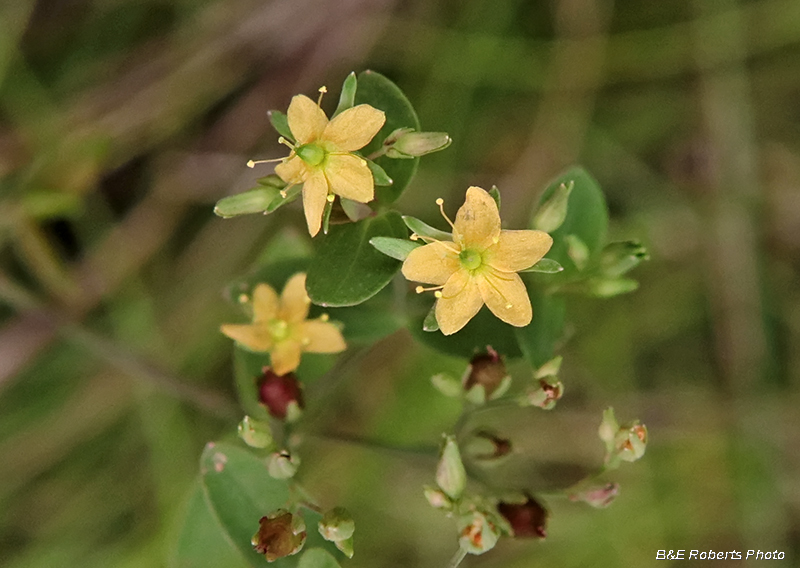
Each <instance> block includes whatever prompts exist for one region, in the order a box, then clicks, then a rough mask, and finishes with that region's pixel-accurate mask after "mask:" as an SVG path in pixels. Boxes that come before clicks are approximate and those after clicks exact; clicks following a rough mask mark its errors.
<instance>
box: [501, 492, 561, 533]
mask: <svg viewBox="0 0 800 568" xmlns="http://www.w3.org/2000/svg"><path fill="white" fill-rule="evenodd" d="M497 510H498V512H499V513H500V514H501V515H503V517H505V519H506V521H508V524H509V525H510V526H511V530H512V531H513V533H514V536H515V537H517V538H530V537H533V538H545V537H546V536H547V532H546V531H545V527H546V525H547V515H548V513H547V509H545V508H544V507H543V506H542V505H541V504H539V502H537V501H536V500H535V499H534V498H533V497H530V496H528V500H527V501H525V502H524V503H502V502H501V503H498V505H497Z"/></svg>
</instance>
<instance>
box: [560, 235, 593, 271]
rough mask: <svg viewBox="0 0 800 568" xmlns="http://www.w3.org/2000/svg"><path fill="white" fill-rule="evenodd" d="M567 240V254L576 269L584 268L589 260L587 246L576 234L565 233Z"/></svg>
mask: <svg viewBox="0 0 800 568" xmlns="http://www.w3.org/2000/svg"><path fill="white" fill-rule="evenodd" d="M564 240H565V241H566V242H567V255H568V256H569V258H570V260H572V262H573V263H574V264H575V267H576V268H577V269H578V270H583V269H584V268H586V264H587V263H588V262H589V247H588V246H586V243H584V242H583V241H582V240H581V238H580V237H579V236H578V235H567V236H566V237H564Z"/></svg>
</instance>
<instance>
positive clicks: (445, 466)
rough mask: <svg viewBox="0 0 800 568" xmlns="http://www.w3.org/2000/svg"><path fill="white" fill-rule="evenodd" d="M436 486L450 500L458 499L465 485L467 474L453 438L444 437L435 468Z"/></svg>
mask: <svg viewBox="0 0 800 568" xmlns="http://www.w3.org/2000/svg"><path fill="white" fill-rule="evenodd" d="M436 484H437V485H438V486H439V487H440V488H441V489H442V491H444V492H445V493H446V494H447V496H448V497H450V498H451V499H458V498H459V497H460V496H461V493H463V492H464V488H465V487H466V485H467V472H466V470H465V469H464V464H463V463H462V462H461V453H460V452H459V450H458V444H457V443H456V439H455V437H454V436H445V438H444V445H443V446H442V451H441V454H440V455H439V464H438V465H437V466H436Z"/></svg>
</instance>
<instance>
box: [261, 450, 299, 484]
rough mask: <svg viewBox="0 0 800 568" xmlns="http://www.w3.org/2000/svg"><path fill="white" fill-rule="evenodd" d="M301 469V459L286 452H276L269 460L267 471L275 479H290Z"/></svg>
mask: <svg viewBox="0 0 800 568" xmlns="http://www.w3.org/2000/svg"><path fill="white" fill-rule="evenodd" d="M298 467H300V458H298V457H297V456H293V455H292V454H290V453H289V452H287V451H286V450H283V451H282V452H275V453H273V454H272V455H271V456H269V458H268V459H267V471H269V475H270V477H273V478H275V479H289V478H290V477H294V474H295V473H297V468H298Z"/></svg>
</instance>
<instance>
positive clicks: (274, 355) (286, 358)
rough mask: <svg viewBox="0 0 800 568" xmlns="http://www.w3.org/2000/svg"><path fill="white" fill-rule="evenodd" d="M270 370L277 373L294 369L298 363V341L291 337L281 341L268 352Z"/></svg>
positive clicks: (280, 373) (282, 373) (284, 372)
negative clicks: (270, 362) (270, 363)
mask: <svg viewBox="0 0 800 568" xmlns="http://www.w3.org/2000/svg"><path fill="white" fill-rule="evenodd" d="M269 356H270V359H271V361H272V370H273V371H275V373H277V374H278V375H285V374H286V373H289V372H290V371H294V370H295V369H297V367H298V366H299V365H300V342H299V341H295V340H293V339H287V340H285V341H281V342H280V343H278V344H276V345H275V347H273V349H272V351H270V353H269Z"/></svg>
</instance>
